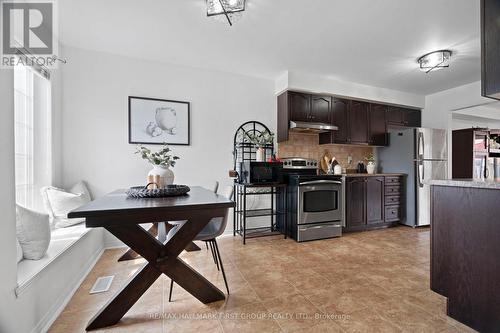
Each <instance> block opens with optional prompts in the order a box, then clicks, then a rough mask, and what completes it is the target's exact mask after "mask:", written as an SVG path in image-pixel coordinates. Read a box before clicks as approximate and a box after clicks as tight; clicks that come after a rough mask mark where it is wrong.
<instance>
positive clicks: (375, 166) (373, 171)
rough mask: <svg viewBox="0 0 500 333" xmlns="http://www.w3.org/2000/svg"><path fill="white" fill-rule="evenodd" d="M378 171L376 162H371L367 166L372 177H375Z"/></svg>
mask: <svg viewBox="0 0 500 333" xmlns="http://www.w3.org/2000/svg"><path fill="white" fill-rule="evenodd" d="M376 169H377V165H376V164H375V162H372V161H370V162H368V164H367V165H366V172H368V173H369V174H370V175H373V174H374V173H375V170H376Z"/></svg>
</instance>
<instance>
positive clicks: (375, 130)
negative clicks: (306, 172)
mask: <svg viewBox="0 0 500 333" xmlns="http://www.w3.org/2000/svg"><path fill="white" fill-rule="evenodd" d="M420 113H421V112H420V110H415V109H409V108H403V107H397V106H387V105H383V104H378V103H368V102H363V101H356V100H350V99H347V98H338V97H332V96H328V95H320V94H307V93H302V92H295V91H285V92H284V93H282V94H281V95H279V96H278V124H277V125H278V126H277V132H278V133H277V139H278V142H282V141H287V140H288V131H289V127H290V125H289V124H290V121H303V122H316V123H327V124H332V125H335V126H337V127H338V130H336V131H332V132H324V133H320V134H319V143H320V144H332V143H333V144H355V145H371V146H385V145H387V144H388V139H387V134H388V133H387V128H388V127H389V126H391V127H394V126H395V127H420V124H421V120H420V118H421V114H420Z"/></svg>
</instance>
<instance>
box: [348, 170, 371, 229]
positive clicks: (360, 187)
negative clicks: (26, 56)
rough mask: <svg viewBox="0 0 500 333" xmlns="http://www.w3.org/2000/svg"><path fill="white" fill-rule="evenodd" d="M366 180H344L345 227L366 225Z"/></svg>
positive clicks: (361, 178)
mask: <svg viewBox="0 0 500 333" xmlns="http://www.w3.org/2000/svg"><path fill="white" fill-rule="evenodd" d="M365 180H366V178H364V177H353V178H348V179H347V180H346V227H347V228H351V227H356V226H363V225H365V224H366V182H365Z"/></svg>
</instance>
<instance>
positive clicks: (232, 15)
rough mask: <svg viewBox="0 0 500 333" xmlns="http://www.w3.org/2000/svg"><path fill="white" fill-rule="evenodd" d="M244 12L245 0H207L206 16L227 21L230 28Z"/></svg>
mask: <svg viewBox="0 0 500 333" xmlns="http://www.w3.org/2000/svg"><path fill="white" fill-rule="evenodd" d="M244 10H245V0H207V16H209V17H215V18H222V19H224V20H227V22H228V23H229V25H231V26H232V25H233V22H234V21H236V20H238V19H239V18H240V17H241V15H242V12H243V11H244Z"/></svg>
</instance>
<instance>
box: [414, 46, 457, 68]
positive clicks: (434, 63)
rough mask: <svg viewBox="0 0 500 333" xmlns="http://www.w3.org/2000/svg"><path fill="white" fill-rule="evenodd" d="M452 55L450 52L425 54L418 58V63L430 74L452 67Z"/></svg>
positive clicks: (442, 51) (441, 51) (440, 51)
mask: <svg viewBox="0 0 500 333" xmlns="http://www.w3.org/2000/svg"><path fill="white" fill-rule="evenodd" d="M451 54H452V52H451V51H450V50H439V51H434V52H430V53H427V54H424V55H423V56H421V57H420V58H418V60H417V62H418V63H419V65H420V69H421V70H422V71H424V72H426V73H429V72H431V71H433V70H438V69H442V68H447V67H450V58H451Z"/></svg>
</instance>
